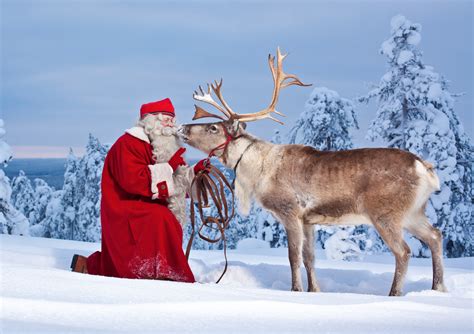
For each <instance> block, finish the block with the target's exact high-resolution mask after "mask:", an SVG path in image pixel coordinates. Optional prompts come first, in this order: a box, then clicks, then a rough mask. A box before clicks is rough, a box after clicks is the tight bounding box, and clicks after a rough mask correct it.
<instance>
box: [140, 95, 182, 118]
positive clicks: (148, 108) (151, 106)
mask: <svg viewBox="0 0 474 334" xmlns="http://www.w3.org/2000/svg"><path fill="white" fill-rule="evenodd" d="M154 113H163V114H166V115H169V116H173V117H175V114H174V107H173V104H172V103H171V100H170V99H169V98H166V99H164V100H161V101H156V102H150V103H145V104H143V105H142V107H141V108H140V118H143V117H145V116H146V115H147V114H154Z"/></svg>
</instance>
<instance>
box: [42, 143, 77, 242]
mask: <svg viewBox="0 0 474 334" xmlns="http://www.w3.org/2000/svg"><path fill="white" fill-rule="evenodd" d="M65 169H66V171H65V173H64V184H63V188H62V189H61V190H60V191H56V192H55V193H54V194H53V197H52V199H51V201H50V203H49V204H48V207H47V209H46V216H47V218H46V220H45V223H44V227H45V231H44V236H46V237H49V238H57V239H70V240H74V234H73V232H74V230H73V226H75V225H76V211H77V209H78V207H79V201H80V198H81V196H80V195H79V194H78V193H77V187H76V181H77V174H78V158H77V157H76V156H75V155H74V153H73V151H72V149H70V151H69V155H68V158H67V160H66V165H65Z"/></svg>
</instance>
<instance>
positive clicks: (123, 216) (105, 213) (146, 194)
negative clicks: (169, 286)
mask: <svg viewBox="0 0 474 334" xmlns="http://www.w3.org/2000/svg"><path fill="white" fill-rule="evenodd" d="M172 174H173V170H172V168H171V167H170V166H169V164H168V163H162V164H154V161H153V157H152V146H151V144H150V142H149V139H148V137H147V136H146V135H145V133H144V131H143V129H142V128H138V127H135V128H132V129H130V130H127V133H125V134H124V135H123V136H122V137H120V138H119V139H118V140H117V142H116V143H115V144H114V145H113V146H112V147H111V149H110V151H109V153H108V154H107V157H106V159H105V163H104V170H103V173H102V184H101V188H102V199H101V225H102V251H101V252H95V253H93V254H92V255H90V256H89V257H88V259H87V270H88V273H89V274H93V275H103V276H113V277H121V278H147V279H165V280H173V281H181V282H194V281H195V280H194V276H193V273H192V271H191V269H190V268H189V265H188V262H187V260H186V257H185V255H184V252H183V250H182V246H181V245H182V238H183V231H182V228H181V225H180V224H179V222H178V220H177V219H176V217H175V216H174V215H173V213H172V212H171V211H170V210H169V209H168V207H167V202H166V200H165V198H166V197H167V196H168V195H172V193H173V191H174V189H173V180H172Z"/></svg>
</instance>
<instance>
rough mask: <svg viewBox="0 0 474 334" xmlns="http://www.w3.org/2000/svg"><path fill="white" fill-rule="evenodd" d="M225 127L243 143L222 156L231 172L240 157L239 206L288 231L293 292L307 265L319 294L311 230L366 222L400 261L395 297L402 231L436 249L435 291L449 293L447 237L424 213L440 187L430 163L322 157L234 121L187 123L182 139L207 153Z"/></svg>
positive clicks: (381, 152) (367, 152)
mask: <svg viewBox="0 0 474 334" xmlns="http://www.w3.org/2000/svg"><path fill="white" fill-rule="evenodd" d="M224 127H225V128H226V129H227V132H228V133H231V135H232V136H234V137H235V138H238V139H235V140H233V141H232V142H231V143H230V144H229V145H228V147H227V148H226V149H222V150H219V151H217V152H216V155H217V156H218V157H219V159H220V160H221V161H222V162H223V163H224V164H225V165H226V166H227V167H229V168H234V166H235V164H236V163H237V161H238V160H239V159H240V158H241V161H240V163H239V166H238V168H237V173H236V195H237V197H238V198H239V202H241V208H242V209H243V211H244V212H245V211H248V208H249V202H250V201H251V200H252V198H254V199H255V200H257V201H258V202H259V203H260V204H261V205H262V206H263V207H264V208H265V209H267V210H269V211H270V212H271V213H272V214H273V215H274V216H275V217H276V219H278V220H279V221H280V222H281V223H282V224H283V225H284V226H285V229H286V232H287V236H288V255H289V260H290V267H291V272H292V290H294V291H301V290H302V283H301V274H300V270H299V267H300V265H301V263H302V262H303V264H304V266H305V268H306V271H307V275H308V291H312V292H314V291H319V287H318V284H317V281H316V275H315V272H314V248H313V239H314V236H313V224H327V225H333V224H344V225H347V224H358V223H362V224H371V225H373V226H374V227H375V229H376V230H377V231H378V233H379V234H380V236H381V237H382V239H383V240H384V241H385V243H386V244H387V246H388V247H389V248H390V250H391V251H392V252H393V254H394V255H395V259H396V269H395V275H394V280H393V284H392V288H391V290H390V295H392V296H398V295H400V294H401V293H402V285H403V279H404V276H405V274H406V271H407V266H408V260H409V257H410V249H409V247H408V245H407V244H406V242H405V241H404V240H403V229H406V230H407V231H409V232H410V233H412V234H413V235H414V236H415V237H417V238H419V239H420V240H422V241H423V242H425V243H426V244H427V245H428V246H429V247H430V249H431V252H432V256H433V289H435V290H439V291H445V288H444V284H443V264H442V253H441V249H442V247H441V242H442V238H441V234H440V232H439V231H438V230H437V229H435V228H434V227H432V226H431V225H430V224H429V223H428V220H427V218H426V216H425V215H424V207H425V205H426V202H427V200H428V198H429V195H430V193H432V192H433V191H434V190H437V187H438V186H439V180H438V178H437V176H436V174H435V173H434V171H433V168H432V165H431V164H429V163H427V162H425V161H423V160H421V159H420V158H418V157H417V156H415V155H413V154H411V153H409V152H405V151H401V150H398V149H387V148H365V149H356V150H347V151H338V152H322V151H317V150H315V149H314V148H311V147H307V146H302V145H275V144H271V143H268V142H265V141H262V140H259V139H257V138H255V137H253V136H251V135H249V134H247V133H246V132H245V131H244V128H243V127H237V128H236V127H235V124H232V123H230V122H219V123H211V124H191V125H184V126H183V127H182V131H181V133H182V135H183V139H184V141H185V142H187V143H188V144H190V145H191V146H194V147H196V148H198V149H200V150H201V151H203V152H206V153H209V152H210V151H211V150H212V149H213V148H214V147H217V146H218V145H220V144H222V143H223V142H225V138H226V137H225V131H224V129H223V128H224ZM249 145H251V146H249Z"/></svg>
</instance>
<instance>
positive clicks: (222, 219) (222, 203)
mask: <svg viewBox="0 0 474 334" xmlns="http://www.w3.org/2000/svg"><path fill="white" fill-rule="evenodd" d="M225 187H227V188H228V189H229V191H230V193H231V194H232V202H231V205H230V206H229V205H228V204H227V197H226V193H225ZM193 189H195V190H196V191H195V192H196V197H197V198H196V202H197V209H198V212H199V218H200V220H201V222H202V224H201V226H200V227H199V229H198V231H197V234H198V236H199V237H200V238H201V239H203V240H205V241H207V242H210V243H216V242H219V241H220V240H222V242H223V248H224V258H225V267H224V271H223V272H222V274H221V276H220V277H219V279H218V280H217V281H216V283H219V282H220V280H221V279H222V277H223V276H224V274H225V273H226V271H227V265H228V261H227V240H226V237H225V230H226V229H227V227H228V226H229V222H230V220H231V219H232V218H233V217H234V214H235V212H234V191H233V189H232V187H231V185H230V183H229V181H228V180H227V179H226V177H225V175H224V174H223V173H222V172H221V171H220V170H219V169H218V168H216V167H214V166H212V165H211V164H209V166H208V167H207V168H206V170H201V171H199V172H198V173H197V174H196V175H195V176H194V179H193V181H192V183H191V191H190V193H191V194H190V198H191V210H190V211H191V213H190V216H191V227H192V232H191V236H190V238H189V241H188V244H187V246H186V258H187V259H189V254H190V252H191V246H192V243H193V240H194V235H195V231H196V222H195V220H196V213H195V204H194V200H195V199H194V191H193ZM210 199H212V201H213V203H214V205H215V207H216V208H217V217H212V216H206V215H205V214H204V211H203V208H206V207H209V200H210ZM204 227H208V228H210V229H212V230H218V231H219V236H218V237H217V238H215V239H213V238H211V237H209V236H206V235H205V234H204V232H203V231H202V230H203V228H204Z"/></svg>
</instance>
